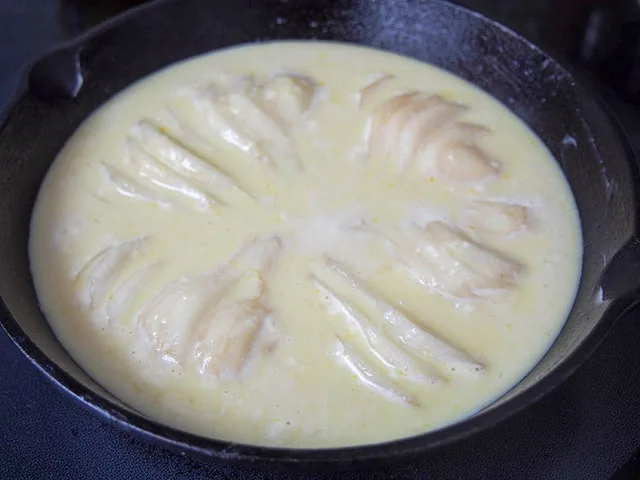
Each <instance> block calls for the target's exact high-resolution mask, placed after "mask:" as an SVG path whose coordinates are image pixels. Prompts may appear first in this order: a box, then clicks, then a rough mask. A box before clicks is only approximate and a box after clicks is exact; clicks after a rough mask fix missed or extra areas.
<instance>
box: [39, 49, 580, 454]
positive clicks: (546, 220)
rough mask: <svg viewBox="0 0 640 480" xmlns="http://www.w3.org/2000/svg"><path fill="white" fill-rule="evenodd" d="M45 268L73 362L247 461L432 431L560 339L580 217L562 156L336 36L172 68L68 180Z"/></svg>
mask: <svg viewBox="0 0 640 480" xmlns="http://www.w3.org/2000/svg"><path fill="white" fill-rule="evenodd" d="M29 247H30V258H31V268H32V272H33V276H34V281H35V285H36V289H37V293H38V298H39V300H40V304H41V308H42V310H43V312H44V313H45V314H46V316H47V318H48V320H49V322H50V323H51V326H52V327H53V329H54V331H55V333H56V335H57V336H58V338H59V339H60V340H61V342H62V343H63V345H64V346H65V347H66V348H67V349H68V350H69V352H70V353H71V354H72V356H73V357H74V358H75V359H76V360H77V361H78V362H79V363H80V365H82V366H83V368H85V369H86V370H87V371H88V372H89V373H90V374H91V375H92V376H93V377H94V378H95V379H96V380H97V381H98V382H100V383H101V384H102V385H103V386H104V387H105V388H107V389H108V390H109V391H111V392H112V393H113V394H114V395H116V396H117V397H119V398H121V399H122V400H123V401H124V402H126V403H128V404H129V405H131V406H133V407H134V408H136V409H138V410H139V411H140V412H143V413H144V414H145V415H147V416H149V417H151V418H154V419H157V420H159V421H161V422H163V423H166V424H169V425H172V426H174V427H177V428H181V429H185V430H188V431H192V432H196V433H199V434H203V435H207V436H212V437H216V438H223V439H229V440H235V441H240V442H246V443H253V444H267V445H285V446H292V447H337V446H344V445H355V444H365V443H372V442H379V441H386V440H390V439H393V438H399V437H405V436H410V435H415V434H419V433H422V432H425V431H427V430H430V429H434V428H437V427H441V426H444V425H446V424H448V423H451V422H455V421H457V420H460V419H462V418H464V417H466V416H469V415H471V414H473V413H474V412H476V411H477V410H479V409H480V408H482V407H484V406H486V405H487V404H489V403H490V402H491V401H493V400H494V399H495V398H497V397H498V396H500V395H501V394H502V393H504V392H505V391H506V390H508V389H509V388H510V387H512V386H513V385H514V384H515V383H516V382H517V381H518V380H519V379H520V378H522V376H523V375H524V374H526V372H527V371H529V370H530V369H531V368H532V367H533V365H534V364H535V363H536V362H537V361H538V360H539V358H540V357H541V356H542V355H543V354H544V352H545V351H546V350H547V348H548V347H549V345H550V343H551V342H552V341H553V339H554V338H555V337H556V335H557V333H558V332H559V330H560V328H561V327H562V325H563V322H564V320H565V317H566V315H567V313H568V309H569V308H570V306H571V303H572V300H573V298H574V295H575V290H576V285H577V281H578V278H579V274H580V265H581V254H582V246H581V234H580V225H579V220H578V215H577V211H576V208H575V205H574V201H573V198H572V196H571V192H570V190H569V188H568V186H567V184H566V182H565V179H564V177H563V175H562V172H561V171H560V170H559V168H558V166H557V165H556V163H555V161H554V159H553V158H552V157H551V156H550V154H549V152H548V151H547V150H546V148H545V147H544V145H543V144H542V143H541V142H540V140H539V139H538V138H537V137H536V136H535V135H534V134H533V133H532V132H531V131H530V130H528V128H527V127H526V126H525V125H524V124H523V123H522V122H520V121H519V120H518V119H517V118H516V117H515V116H514V115H513V114H511V113H510V112H509V111H508V110H507V109H506V108H505V107H504V106H502V105H501V104H500V103H498V102H497V101H496V100H494V99H492V98H491V97H490V96H488V95H487V94H485V93H483V92H482V91H480V90H478V89H477V88H475V87H473V86H472V85H470V84H468V83H466V82H465V81H463V80H461V79H459V78H457V77H455V76H452V75H451V74H449V73H446V72H444V71H442V70H439V69H437V68H435V67H432V66H429V65H426V64H422V63H418V62H415V61H413V60H410V59H407V58H404V57H400V56H396V55H392V54H389V53H384V52H380V51H375V50H370V49H365V48H361V47H355V46H347V45H341V44H332V43H320V42H317V43H314V42H305V43H296V42H291V43H270V44H262V45H253V46H245V47H239V48H234V49H230V50H225V51H220V52H216V53H213V54H209V55H204V56H202V57H199V58H195V59H192V60H188V61H185V62H182V63H180V64H177V65H174V66H171V67H169V68H167V69H165V70H163V71H161V72H159V73H157V74H155V75H152V76H150V77H148V78H146V79H144V80H142V81H140V82H138V83H137V84H135V85H133V86H131V87H130V88H128V89H127V90H125V91H123V92H122V93H120V94H119V95H117V96H116V97H114V98H113V99H112V100H110V101H109V102H107V103H106V104H105V105H104V106H103V107H101V108H100V109H98V110H97V111H96V112H95V113H94V114H93V115H92V116H91V117H90V118H89V119H88V120H87V121H86V122H85V123H84V124H83V125H82V126H81V127H80V128H79V129H78V131H77V132H76V133H75V134H74V135H73V136H72V137H71V139H70V140H69V141H68V142H67V144H66V146H65V147H64V148H63V150H62V151H61V152H60V154H59V155H58V157H57V158H56V160H55V162H54V163H53V165H52V167H51V169H50V171H49V173H48V175H47V177H46V179H45V181H44V183H43V185H42V188H41V191H40V194H39V197H38V200H37V204H36V207H35V210H34V214H33V219H32V225H31V237H30V246H29Z"/></svg>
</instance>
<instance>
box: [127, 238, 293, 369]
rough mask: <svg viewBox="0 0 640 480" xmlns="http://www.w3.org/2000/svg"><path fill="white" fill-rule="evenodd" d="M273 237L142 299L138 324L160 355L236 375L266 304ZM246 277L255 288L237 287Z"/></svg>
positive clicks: (274, 256) (275, 248)
mask: <svg viewBox="0 0 640 480" xmlns="http://www.w3.org/2000/svg"><path fill="white" fill-rule="evenodd" d="M280 249H281V243H280V240H279V238H277V237H265V238H258V239H256V240H254V241H252V242H250V243H249V244H247V245H246V246H244V247H243V248H241V249H240V250H239V251H238V252H236V253H235V254H234V255H233V256H232V257H231V258H230V259H229V260H228V261H227V262H226V263H225V264H224V265H222V266H221V267H219V268H218V269H216V270H214V271H213V272H211V273H208V274H205V275H201V276H197V277H186V278H181V279H178V280H176V281H174V282H172V283H170V284H168V285H166V286H165V287H164V288H162V289H161V290H160V291H159V292H158V293H157V294H156V295H155V296H154V297H153V298H151V299H150V300H149V301H147V302H146V303H145V305H144V306H143V308H142V309H141V311H140V312H139V313H138V315H137V323H138V325H139V327H140V329H141V332H142V334H143V335H144V338H146V340H147V342H148V344H149V346H150V347H151V349H152V351H154V352H156V354H157V355H159V356H160V357H161V358H162V359H163V360H165V361H169V362H172V363H175V364H178V365H181V366H182V367H183V368H187V369H193V370H194V371H196V372H198V373H199V374H204V373H207V374H212V375H214V376H216V377H218V378H220V379H222V380H230V379H235V378H237V377H238V376H239V375H240V374H241V373H242V370H243V367H244V365H245V364H246V362H247V360H248V358H249V356H250V355H251V354H252V352H253V351H254V350H255V351H256V352H260V353H261V354H266V353H269V352H270V351H272V350H273V332H272V330H273V328H272V324H271V323H269V324H268V325H266V326H267V327H268V329H269V330H270V332H269V335H268V336H266V337H267V339H268V341H269V342H270V344H271V346H270V347H269V348H264V349H262V348H254V347H255V346H256V343H257V342H256V339H257V338H259V333H260V331H261V329H262V328H263V326H264V324H265V322H266V321H267V320H268V317H269V314H270V308H269V307H268V298H267V295H266V291H267V290H266V284H265V278H266V277H267V276H268V275H269V273H270V271H271V269H272V268H273V266H274V265H275V263H276V262H277V260H278V256H279V254H280ZM247 278H249V281H248V283H249V284H251V283H252V281H251V280H252V279H253V280H255V281H254V282H253V286H254V287H255V288H250V289H249V290H247V289H246V288H244V289H243V288H241V287H242V286H246V285H243V282H242V280H243V279H247Z"/></svg>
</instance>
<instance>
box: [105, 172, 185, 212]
mask: <svg viewBox="0 0 640 480" xmlns="http://www.w3.org/2000/svg"><path fill="white" fill-rule="evenodd" d="M102 166H103V168H104V171H105V174H106V180H107V182H108V184H109V185H110V186H111V187H113V189H114V190H115V191H116V192H117V193H119V194H120V195H123V196H125V197H127V198H133V199H135V200H140V201H143V202H146V203H150V204H153V205H158V206H159V207H161V208H166V209H174V208H177V207H178V205H177V204H176V203H175V202H173V201H171V200H169V199H167V198H165V196H164V195H163V194H162V193H161V192H158V191H156V189H153V188H152V187H151V186H147V185H143V184H142V183H141V179H136V178H134V177H132V176H131V175H129V174H127V173H126V172H123V171H122V170H121V169H119V168H117V167H115V166H113V165H109V164H106V163H104V164H103V165H102ZM99 197H100V198H101V197H102V194H100V195H99Z"/></svg>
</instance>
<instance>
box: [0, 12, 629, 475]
mask: <svg viewBox="0 0 640 480" xmlns="http://www.w3.org/2000/svg"><path fill="white" fill-rule="evenodd" d="M212 1H214V0H212ZM291 1H293V0H291ZM136 3H142V2H141V1H126V0H110V1H109V0H105V1H102V2H101V1H84V2H82V1H70V0H66V1H58V2H56V1H54V0H26V1H25V0H0V111H1V109H2V106H3V105H4V104H5V102H6V101H7V99H8V97H9V95H10V93H11V92H12V91H13V89H14V88H15V86H16V78H17V76H18V74H19V72H20V70H21V69H22V68H23V67H24V65H26V64H27V63H28V62H29V61H31V60H32V59H34V58H36V57H37V56H38V55H39V54H41V53H43V52H44V51H46V50H47V49H48V48H51V47H52V46H53V45H54V44H55V42H57V41H60V40H61V39H64V38H69V37H70V36H73V35H75V34H77V33H78V32H81V31H83V30H84V29H86V28H88V27H90V26H92V25H94V24H96V23H98V22H99V21H101V20H103V19H105V18H107V17H108V16H110V15H113V14H115V13H117V12H118V11H119V10H121V9H124V8H127V7H128V6H131V5H133V4H136ZM459 3H462V4H465V5H467V6H470V7H472V8H474V9H476V10H479V11H482V12H484V13H486V14H488V15H489V16H491V17H493V18H495V19H498V20H500V21H502V22H503V23H505V24H506V25H508V26H510V27H512V28H514V29H515V30H517V31H518V32H520V33H522V34H524V35H525V36H526V37H528V38H530V39H532V40H533V41H535V42H537V43H539V44H542V45H543V46H546V47H548V48H549V49H550V50H551V51H552V52H554V53H555V54H556V55H557V56H559V57H561V58H565V59H567V60H568V61H570V62H571V63H572V64H573V65H574V66H575V67H577V68H578V69H579V70H581V71H583V72H584V73H585V74H586V75H587V76H588V78H589V81H591V82H594V83H595V84H596V85H597V86H598V88H599V89H600V92H601V94H602V95H603V96H604V97H605V98H606V99H607V100H608V102H609V103H610V105H611V106H612V107H613V108H614V110H615V112H616V114H617V116H618V118H619V119H620V120H621V121H622V123H623V126H624V128H625V129H626V131H627V134H628V135H629V137H630V139H632V141H633V144H634V148H635V150H636V153H637V154H638V153H640V106H639V105H640V101H639V99H640V95H639V93H638V90H639V89H640V76H639V75H640V74H639V71H638V57H640V41H639V39H640V7H639V6H638V4H637V3H636V0H628V1H625V0H619V1H618V0H608V1H598V0H563V1H559V0H558V1H554V0H528V1H526V2H521V1H519V0H493V1H492V0H461V1H459ZM0 148H2V145H0ZM0 174H1V173H0ZM0 254H1V252H0ZM639 274H640V272H639ZM639 448H640V312H632V313H631V314H629V315H627V316H626V317H624V318H622V319H621V320H620V321H619V322H618V324H617V325H616V326H615V327H614V328H613V330H612V332H611V333H610V335H609V336H608V337H607V339H606V340H605V342H604V343H603V345H602V346H601V347H600V348H599V349H598V351H597V352H596V353H595V354H594V355H593V357H592V358H591V359H590V360H589V361H587V363H586V364H585V365H584V366H583V367H582V368H581V369H580V370H579V371H578V372H577V373H576V374H575V375H574V376H573V377H572V378H571V379H570V380H569V381H568V382H567V383H566V384H565V385H563V386H562V387H561V388H559V389H558V390H556V391H555V392H553V393H552V394H550V395H549V396H548V397H546V398H545V399H543V400H542V401H541V402H539V403H538V404H537V405H536V406H534V407H533V408H531V409H529V410H527V411H525V412H523V413H521V414H520V415H518V416H516V417H515V418H513V419H510V420H508V421H507V422H505V423H503V424H502V425H500V426H499V427H497V428H496V429H495V430H493V431H491V432H488V433H486V434H482V435H480V436H477V437H474V440H473V443H469V444H465V445H460V446H458V447H456V448H455V449H450V450H446V451H443V452H442V453H440V454H438V455H436V456H430V457H428V458H424V459H422V460H421V461H418V462H416V463H412V464H403V465H398V466H394V467H390V468H387V469H382V470H380V469H378V470H377V471H376V472H361V473H353V474H350V475H346V474H345V475H344V478H348V479H360V478H362V479H365V478H367V479H369V478H380V479H383V478H384V479H390V480H391V479H425V478H432V479H441V478H446V479H449V478H451V479H459V480H466V479H501V478H505V479H523V480H526V479H534V480H542V479H563V480H567V479H597V480H601V479H612V478H615V479H619V480H623V479H640V459H639V458H638V453H637V452H638V449H639ZM636 464H637V465H636ZM171 478H184V479H188V480H191V479H211V478H221V479H235V478H242V479H248V480H253V479H271V478H300V479H317V478H336V475H332V476H322V475H319V474H318V475H300V476H290V477H287V476H283V475H282V474H273V473H271V474H270V473H264V472H248V471H244V470H239V469H237V468H233V467H230V466H227V465H224V464H220V463H215V462H211V463H209V464H206V465H203V464H200V463H197V462H195V461H192V460H190V459H188V458H185V457H180V456H178V455H174V454H172V453H169V452H166V451H164V450H161V449H159V448H156V447H151V446H148V445H146V444H144V443H142V442H139V441H137V440H134V439H132V438H131V437H129V436H128V435H127V434H125V433H123V432H121V431H120V430H118V429H116V428H115V427H113V426H110V425H107V424H106V423H103V422H102V421H101V420H100V419H99V418H98V417H96V416H94V415H93V414H92V413H90V412H89V411H87V410H85V409H84V408H81V407H80V406H78V405H76V404H75V403H73V402H72V401H71V400H70V399H68V398H66V397H65V396H64V395H63V394H62V393H60V392H59V391H58V390H56V389H55V388H54V387H53V386H52V385H50V384H49V383H48V382H47V381H45V379H44V377H43V376H41V375H40V374H39V373H38V371H37V370H36V369H35V368H34V367H33V366H31V365H30V364H29V362H28V361H27V360H26V359H25V358H23V357H22V355H21V354H20V352H19V351H18V350H17V348H16V347H15V346H14V345H13V344H12V343H11V341H10V340H9V338H8V337H7V336H6V334H5V333H4V331H0V480H4V479H11V480H13V479H16V480H17V479H29V480H38V479H56V480H62V479H72V480H75V479H87V480H93V479H109V480H118V479H171Z"/></svg>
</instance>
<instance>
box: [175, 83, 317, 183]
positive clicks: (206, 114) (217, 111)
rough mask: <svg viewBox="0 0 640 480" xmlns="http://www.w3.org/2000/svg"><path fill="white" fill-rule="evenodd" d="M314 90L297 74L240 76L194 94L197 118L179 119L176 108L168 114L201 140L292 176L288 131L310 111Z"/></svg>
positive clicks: (293, 154) (294, 162)
mask: <svg viewBox="0 0 640 480" xmlns="http://www.w3.org/2000/svg"><path fill="white" fill-rule="evenodd" d="M316 91H317V82H316V81H315V80H314V79H312V78H310V77H306V76H303V75H295V74H278V75H275V76H272V77H268V78H255V77H253V76H246V77H241V78H239V79H236V80H235V81H232V82H230V83H229V84H227V85H223V86H220V85H210V86H209V87H208V88H206V89H205V90H204V91H199V92H195V93H194V94H193V95H192V96H191V102H192V104H193V106H194V107H195V108H193V110H194V111H195V112H197V115H196V116H197V117H199V119H196V118H189V116H188V115H182V114H181V112H180V109H178V108H172V112H173V115H174V116H175V117H176V118H177V119H178V121H179V122H181V123H182V124H183V125H185V126H186V127H187V128H189V129H191V130H192V131H194V132H197V134H198V136H199V137H201V138H207V137H210V136H216V137H218V138H219V139H220V140H222V141H223V142H224V143H226V144H227V145H229V146H232V147H233V148H237V149H239V150H240V151H242V152H243V153H246V154H249V155H251V156H252V157H254V158H257V159H260V160H263V161H265V162H266V163H267V164H269V165H271V166H273V167H274V168H276V169H283V170H286V171H297V170H301V169H302V163H301V161H300V158H299V156H298V152H297V149H296V146H295V141H294V138H293V132H294V131H295V129H296V128H297V126H298V125H299V124H300V122H302V121H303V119H304V116H305V115H306V114H307V112H308V111H309V110H310V109H311V108H312V105H313V102H314V99H315V98H316ZM195 124H200V126H199V125H195ZM202 124H204V125H206V126H207V129H208V130H209V134H207V132H205V129H203V128H202V127H201V125H202Z"/></svg>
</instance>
